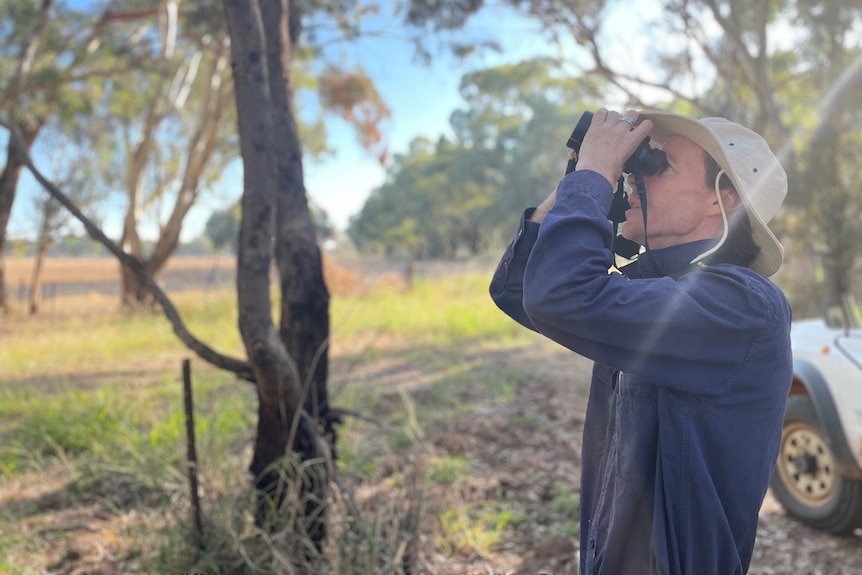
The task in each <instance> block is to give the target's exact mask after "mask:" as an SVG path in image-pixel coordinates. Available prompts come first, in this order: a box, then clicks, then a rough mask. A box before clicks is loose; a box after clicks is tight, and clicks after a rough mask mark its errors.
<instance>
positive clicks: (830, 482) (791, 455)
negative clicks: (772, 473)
mask: <svg viewBox="0 0 862 575" xmlns="http://www.w3.org/2000/svg"><path fill="white" fill-rule="evenodd" d="M778 472H779V473H780V475H781V479H782V480H783V482H784V484H785V485H786V486H787V487H788V489H789V490H790V492H791V494H792V495H793V496H794V497H796V498H797V499H799V500H800V501H801V502H803V503H804V504H806V505H809V506H817V505H822V504H823V503H824V502H825V501H826V500H828V499H829V498H830V497H831V496H832V494H833V492H834V491H835V487H836V485H837V477H836V476H835V459H834V458H833V457H832V452H831V451H830V450H829V447H828V446H827V445H826V442H824V441H823V438H822V437H821V435H820V432H819V431H818V430H817V429H815V428H813V427H811V426H810V425H806V424H804V423H792V424H790V425H787V426H786V427H785V428H784V431H783V433H782V434H781V450H780V452H779V455H778Z"/></svg>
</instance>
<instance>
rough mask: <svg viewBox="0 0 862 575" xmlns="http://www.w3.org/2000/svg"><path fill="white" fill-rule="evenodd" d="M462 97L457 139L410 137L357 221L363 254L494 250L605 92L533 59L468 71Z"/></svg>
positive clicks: (551, 176)
mask: <svg viewBox="0 0 862 575" xmlns="http://www.w3.org/2000/svg"><path fill="white" fill-rule="evenodd" d="M461 94H462V96H463V97H464V100H465V101H466V104H467V106H466V107H465V108H463V109H460V110H458V111H456V112H455V113H453V115H452V119H451V123H452V129H453V132H454V133H455V137H454V140H453V141H450V140H448V139H447V138H441V139H440V140H439V141H438V142H437V143H436V144H432V143H431V142H428V141H427V140H423V139H416V140H414V141H413V143H412V144H411V147H410V149H409V150H408V152H407V153H406V154H403V155H396V157H395V162H394V165H393V168H392V170H391V171H390V174H389V176H388V178H387V181H386V182H385V183H384V184H383V185H382V186H381V187H380V188H377V189H375V190H373V191H372V193H371V195H370V197H369V199H368V201H367V202H366V204H365V206H364V207H363V209H362V211H361V212H360V213H359V214H358V215H357V216H356V217H355V218H354V219H353V220H352V221H351V224H350V228H349V234H350V236H351V238H352V239H353V241H354V242H355V243H356V244H357V246H359V248H360V249H361V250H363V251H366V252H376V253H385V254H399V255H407V256H409V257H412V258H429V257H441V256H443V257H453V256H457V255H463V254H471V255H475V254H478V253H482V252H485V251H487V250H488V249H489V248H490V247H492V246H493V247H496V246H498V245H499V244H500V243H501V242H502V240H503V238H506V237H508V235H509V234H510V233H511V231H512V226H513V225H514V224H513V221H512V220H513V218H514V217H516V215H515V214H517V213H518V212H519V211H520V210H522V209H524V207H526V206H529V205H535V204H536V203H538V201H539V200H540V199H541V198H543V197H545V196H546V195H547V193H548V191H549V186H551V185H553V183H554V182H556V181H558V180H559V178H560V177H562V174H563V169H564V167H565V157H566V148H565V146H564V143H565V142H566V140H567V138H568V136H569V134H570V133H571V129H572V128H573V127H574V125H575V123H576V122H577V119H578V118H579V117H580V114H581V113H582V112H583V111H584V110H585V109H590V108H594V107H595V106H597V105H599V102H601V95H602V89H601V88H600V86H599V85H598V84H596V83H595V82H593V81H592V80H590V79H588V78H579V79H571V78H568V77H566V76H565V75H564V74H563V73H562V71H561V70H560V69H559V68H558V67H557V66H555V63H554V62H553V61H551V60H548V59H537V60H532V61H527V62H521V63H519V64H513V65H505V66H500V67H497V68H492V69H488V70H482V71H479V72H475V73H472V74H469V75H466V76H465V77H464V78H463V79H462V81H461ZM531 202H532V204H531Z"/></svg>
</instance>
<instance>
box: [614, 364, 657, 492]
mask: <svg viewBox="0 0 862 575" xmlns="http://www.w3.org/2000/svg"><path fill="white" fill-rule="evenodd" d="M616 400H617V401H616V403H617V420H616V428H617V429H616V435H617V477H618V478H619V479H620V480H621V481H623V482H624V483H627V484H629V485H637V486H642V487H646V486H652V485H653V484H654V481H655V462H656V456H657V452H658V387H657V386H656V385H655V384H654V383H650V382H649V381H647V380H645V379H642V378H639V377H637V376H633V375H631V374H627V373H622V372H620V374H619V375H618V380H617V397H616Z"/></svg>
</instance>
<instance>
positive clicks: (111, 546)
mask: <svg viewBox="0 0 862 575" xmlns="http://www.w3.org/2000/svg"><path fill="white" fill-rule="evenodd" d="M387 271H390V272H391V271H392V270H391V269H389V270H387ZM208 272H209V270H208V269H206V268H204V270H203V272H201V271H200V270H199V271H198V272H197V273H198V276H197V277H198V279H200V278H201V277H203V278H206V277H208V276H207V273H208ZM217 273H222V272H220V271H219V270H217ZM470 360H471V361H478V362H483V363H486V362H487V364H490V365H499V366H501V368H506V367H512V366H517V367H519V368H521V369H523V370H524V371H525V372H528V373H534V374H535V377H531V378H529V379H528V380H527V381H524V382H522V383H520V384H518V385H516V388H515V393H514V397H513V398H512V399H511V400H507V401H504V402H500V401H497V400H492V399H490V398H489V399H488V400H481V399H480V400H479V401H478V402H475V400H476V398H475V397H470V399H471V403H473V402H475V407H474V408H473V409H471V410H470V411H466V412H462V413H460V414H459V415H457V416H455V417H454V419H452V420H449V421H447V422H446V424H442V423H441V424H437V425H431V426H429V427H428V428H427V429H425V430H424V434H425V442H426V443H427V445H428V448H429V449H430V450H432V451H433V452H435V453H437V454H445V455H458V456H462V457H463V458H464V459H466V460H467V461H469V462H470V465H471V475H470V477H469V478H468V479H466V480H463V481H459V482H458V483H456V484H455V485H453V486H451V488H450V489H437V490H429V491H428V492H427V493H426V497H427V498H428V508H429V510H430V511H431V512H433V510H435V509H437V510H439V509H442V508H444V507H445V506H446V505H447V503H451V502H452V501H456V502H457V504H458V505H462V506H470V505H476V506H482V505H491V504H494V503H495V502H505V503H506V504H507V505H508V506H510V508H511V509H512V510H513V511H514V512H515V513H517V514H518V515H519V516H521V517H526V518H527V520H526V521H518V522H512V523H511V524H510V525H508V526H507V527H506V529H505V536H504V537H503V539H502V540H501V541H500V542H499V543H498V544H497V545H495V546H494V547H493V548H492V549H491V550H488V549H483V548H481V547H480V546H475V545H470V544H469V543H467V544H465V545H463V546H461V547H458V548H455V549H449V550H445V552H444V550H441V549H440V548H439V545H437V544H436V543H435V541H434V537H433V528H432V527H431V525H433V523H434V521H433V518H431V517H427V519H428V525H427V526H423V527H422V529H421V533H420V541H419V546H418V553H417V557H416V567H417V572H420V573H428V574H439V575H474V574H479V573H482V574H490V575H502V574H518V575H539V574H546V575H573V574H575V573H577V557H578V541H577V537H576V536H575V535H574V534H573V533H572V532H571V531H567V529H566V528H567V527H568V526H571V524H572V522H573V521H574V519H575V518H574V517H573V516H572V514H571V510H570V509H567V508H566V507H565V506H555V505H554V504H553V503H552V502H553V501H555V500H557V499H559V496H560V493H561V492H562V491H569V492H577V490H578V487H579V484H578V478H579V470H580V442H581V429H582V424H583V417H584V412H585V407H586V397H587V388H588V385H589V374H590V364H589V362H587V361H586V360H582V359H579V358H577V357H576V356H573V355H572V354H570V353H568V352H566V351H564V350H556V349H551V348H549V347H548V346H545V345H536V346H535V347H529V348H526V349H524V350H521V351H518V352H516V353H511V352H506V353H503V352H498V351H487V352H483V353H481V354H480V355H479V356H477V357H472V358H470ZM333 363H334V367H336V369H337V363H338V358H333ZM423 369H425V366H423V365H421V364H417V365H415V366H410V365H401V366H400V368H399V370H397V371H395V372H393V371H392V369H391V365H390V364H389V363H388V360H387V358H386V357H385V354H381V356H380V357H379V358H378V359H374V360H372V359H369V360H368V361H366V362H365V363H364V364H363V365H362V367H361V372H362V373H361V374H359V377H361V378H362V379H363V380H366V381H368V382H374V381H376V382H378V384H379V385H385V386H386V387H385V391H386V392H391V393H392V394H393V397H396V395H397V391H398V390H407V391H409V393H410V394H411V395H412V396H413V398H414V400H415V402H416V403H417V404H421V402H422V398H423V393H425V390H424V389H423V387H422V386H421V385H420V386H417V385H416V378H415V374H416V373H417V372H419V373H421V372H422V370H423ZM381 374H386V377H381ZM459 393H463V394H464V396H465V398H466V397H467V396H469V395H470V394H471V393H473V392H472V391H471V389H469V388H468V389H464V390H463V391H462V392H459ZM397 403H398V402H397V401H395V400H393V402H390V403H388V404H387V402H385V401H384V402H381V403H380V404H379V407H378V409H380V410H386V409H391V407H392V405H394V404H397ZM387 405H388V407H387ZM371 415H372V416H379V417H381V418H383V417H384V416H385V415H386V413H383V412H381V413H376V414H371ZM411 464H412V461H392V462H391V463H390V465H391V466H392V467H393V468H395V469H397V468H399V467H402V466H405V465H411ZM740 478H741V480H744V471H743V470H741V471H740ZM116 481H117V482H118V485H100V486H97V487H96V488H93V489H90V490H88V491H87V492H86V493H85V494H84V496H81V495H80V494H78V495H77V496H76V495H74V494H70V493H69V492H68V490H67V486H68V485H67V484H68V482H69V478H68V476H67V474H66V471H65V470H64V469H63V468H62V467H58V468H57V469H54V470H48V471H46V472H44V473H40V474H38V475H27V476H21V477H18V478H16V479H14V480H11V481H8V482H6V483H4V484H0V521H12V522H14V523H13V524H7V528H11V529H13V530H16V531H17V532H19V533H20V534H21V537H22V539H23V540H25V541H26V539H27V538H28V536H30V535H33V536H36V535H38V537H39V538H40V539H41V540H45V539H46V537H47V538H48V540H50V541H51V549H50V556H48V557H42V558H41V560H40V561H39V562H38V563H39V564H41V565H43V567H42V568H40V569H39V570H34V571H33V573H40V574H41V573H50V574H52V575H84V574H90V575H114V574H120V573H136V571H135V565H136V558H135V555H134V551H133V549H134V548H135V542H134V535H133V534H134V533H135V532H138V530H139V529H140V526H141V525H142V524H143V523H145V522H150V521H152V517H151V516H148V515H147V507H146V497H145V494H144V495H143V496H141V495H140V494H138V495H136V496H134V497H130V496H123V495H122V494H128V493H131V492H132V491H133V490H134V486H126V485H123V477H122V476H120V477H117V479H116ZM383 481H385V478H383V479H382V480H381V483H382V482H383ZM354 487H356V488H359V487H364V488H369V489H373V488H375V487H378V486H373V485H365V486H354ZM428 515H430V513H429V514H428ZM40 552H42V551H39V550H37V549H35V548H34V553H40ZM34 559H35V555H34ZM35 563H36V562H35V561H34V564H35ZM2 565H3V558H2V557H0V573H3V572H4V571H3V567H2ZM749 573H751V574H752V575H856V574H862V533H860V532H859V531H857V533H856V535H855V536H851V537H845V538H839V537H833V536H830V535H828V534H825V533H821V532H818V531H815V530H812V529H809V528H807V527H805V526H804V525H802V524H800V523H798V522H796V521H794V520H792V519H790V518H788V517H787V516H786V515H785V514H784V512H783V510H782V509H781V507H780V506H779V505H778V504H777V503H776V501H775V500H774V499H773V498H772V496H771V494H768V495H767V498H766V500H765V502H764V505H763V507H762V509H761V512H760V523H759V529H758V538H757V543H756V547H755V552H754V558H753V560H752V564H751V568H750V571H749Z"/></svg>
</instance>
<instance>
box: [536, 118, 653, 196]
mask: <svg viewBox="0 0 862 575" xmlns="http://www.w3.org/2000/svg"><path fill="white" fill-rule="evenodd" d="M637 119H638V113H637V111H636V110H629V111H628V112H626V115H625V116H622V115H621V114H620V113H619V112H609V111H608V110H605V109H601V110H598V111H597V112H596V113H595V114H593V120H592V122H590V128H589V130H587V135H586V136H584V142H583V144H582V145H581V150H580V158H579V159H578V165H577V168H575V170H576V171H577V170H593V171H594V172H598V173H599V174H601V175H603V176H604V177H605V178H606V179H607V180H608V181H609V182H610V183H611V185H612V186H613V185H614V183H615V182H616V181H617V179H618V178H619V177H620V174H621V173H622V171H623V165H624V164H625V162H626V160H627V159H628V158H629V156H631V155H632V153H634V151H635V150H636V149H637V147H638V145H639V144H640V143H641V142H642V141H643V139H644V138H646V137H647V136H649V133H650V132H651V131H652V128H653V123H652V122H651V121H650V120H645V121H644V122H642V123H641V124H640V125H638V126H637V127H634V124H635V123H636V122H637ZM537 211H538V210H537Z"/></svg>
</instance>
